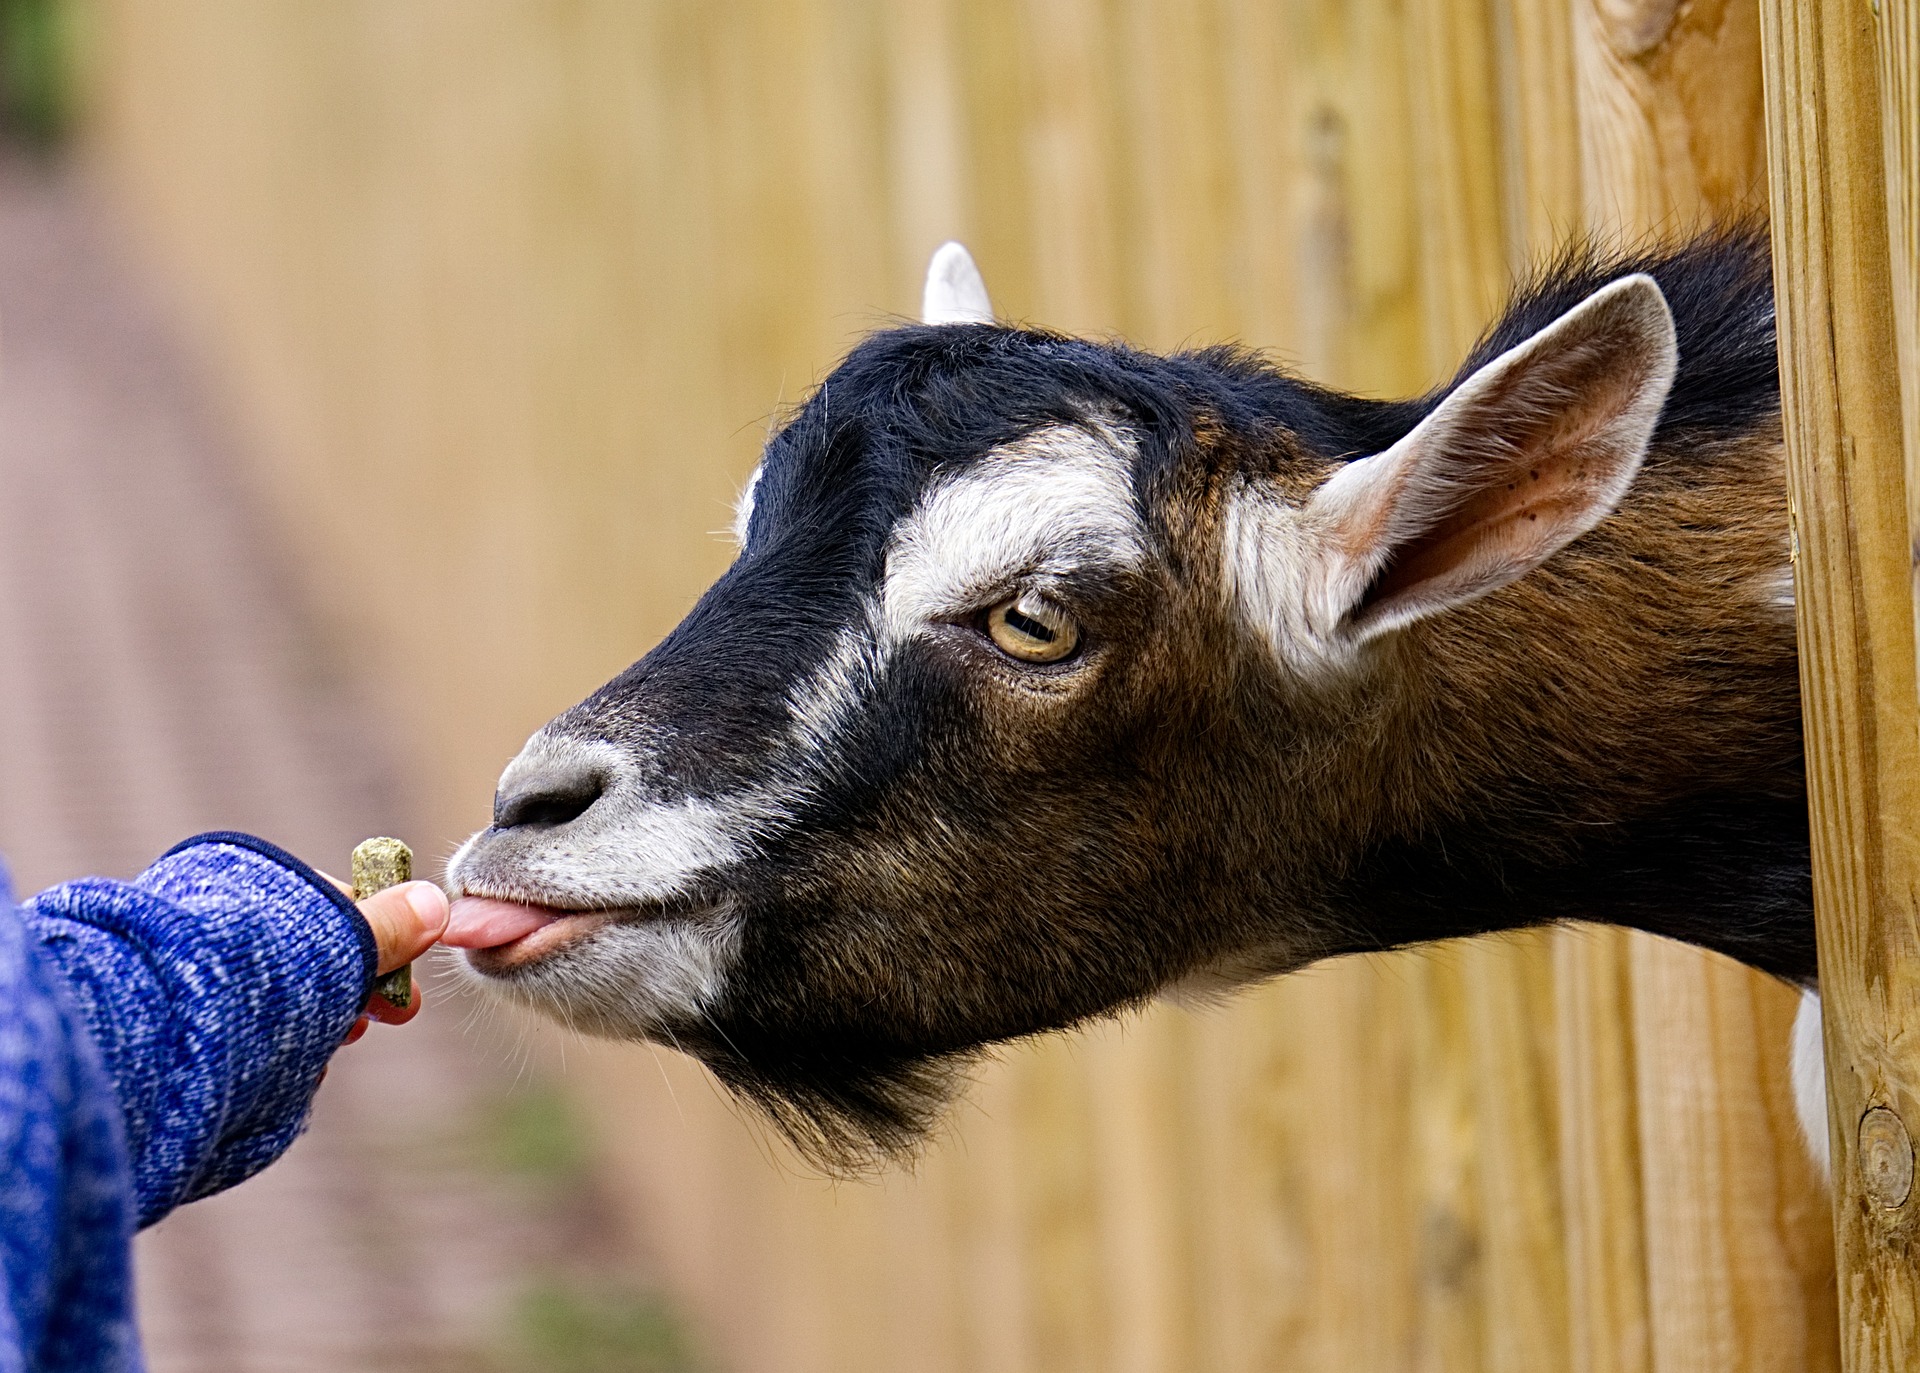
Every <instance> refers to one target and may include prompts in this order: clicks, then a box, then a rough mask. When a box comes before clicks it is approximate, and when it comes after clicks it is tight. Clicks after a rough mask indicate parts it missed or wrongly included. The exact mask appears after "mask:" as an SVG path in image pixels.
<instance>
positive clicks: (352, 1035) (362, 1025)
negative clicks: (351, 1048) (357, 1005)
mask: <svg viewBox="0 0 1920 1373" xmlns="http://www.w3.org/2000/svg"><path fill="white" fill-rule="evenodd" d="M371 1024H373V1021H372V1019H371V1018H369V1017H368V1016H367V1015H365V1014H364V1013H363V1014H362V1015H361V1017H360V1018H359V1019H358V1020H356V1021H354V1022H353V1028H352V1029H351V1030H348V1031H347V1037H346V1038H345V1039H343V1040H341V1041H340V1044H341V1047H342V1048H344V1047H346V1046H347V1045H349V1044H358V1043H359V1042H360V1037H361V1036H362V1035H364V1034H365V1033H366V1032H367V1027H368V1026H369V1025H371Z"/></svg>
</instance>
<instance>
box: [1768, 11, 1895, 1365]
mask: <svg viewBox="0 0 1920 1373" xmlns="http://www.w3.org/2000/svg"><path fill="white" fill-rule="evenodd" d="M1761 13H1762V24H1763V38H1764V46H1765V55H1766V86H1767V142H1768V162H1769V169H1770V176H1771V180H1772V191H1773V241H1774V253H1775V268H1774V271H1775V280H1776V285H1777V291H1778V296H1779V308H1780V363H1781V380H1782V385H1783V400H1784V405H1785V425H1786V439H1787V462H1788V479H1789V492H1790V498H1791V501H1792V505H1793V537H1794V552H1795V588H1796V595H1797V597H1798V605H1799V622H1800V662H1801V667H1800V679H1801V689H1802V693H1803V696H1804V710H1805V716H1806V722H1807V771H1808V797H1809V804H1810V808H1811V814H1812V822H1813V859H1814V862H1813V873H1814V905H1815V913H1816V918H1817V920H1818V925H1819V939H1820V978H1821V987H1822V990H1823V992H1824V995H1825V1000H1826V1043H1827V1079H1828V1089H1827V1090H1828V1112H1829V1131H1830V1135H1831V1139H1832V1144H1833V1159H1834V1228H1835V1233H1836V1239H1837V1243H1838V1257H1839V1268H1840V1313H1841V1321H1840V1326H1841V1340H1842V1348H1843V1356H1844V1361H1845V1367H1846V1368H1847V1369H1848V1370H1849V1371H1850V1373H1868V1370H1874V1371H1875V1373H1878V1371H1879V1370H1887V1373H1892V1370H1895V1369H1902V1370H1904V1369H1910V1368H1913V1367H1915V1366H1916V1364H1920V1198H1916V1196H1915V1194H1914V1188H1913V1168H1914V1154H1913V1151H1914V1145H1913V1139H1914V1134H1915V1132H1916V1131H1920V1052H1916V1044H1915V1040H1914V1032H1915V1030H1916V1029H1920V924H1917V923H1916V921H1917V917H1920V843H1916V837H1917V836H1916V826H1920V734H1916V720H1915V716H1916V698H1915V663H1914V642H1915V636H1914V623H1913V594H1912V583H1911V578H1912V568H1913V560H1912V557H1911V555H1910V552H1909V550H1910V548H1912V547H1913V546H1914V545H1913V544H1912V542H1911V531H1910V529H1909V524H1908V481H1907V471H1906V469H1907V468H1908V467H1909V466H1911V465H1912V464H1913V463H1914V462H1915V460H1916V458H1920V454H1917V453H1916V452H1914V451H1913V450H1912V449H1911V448H1908V449H1906V451H1905V452H1904V455H1903V444H1902V416H1901V390H1902V387H1901V381H1902V375H1901V374H1902V372H1903V371H1904V373H1905V380H1906V382H1907V386H1906V391H1907V395H1908V397H1909V401H1910V402H1911V400H1912V398H1913V396H1914V392H1915V389H1916V388H1915V387H1914V385H1913V383H1914V381H1915V376H1914V372H1913V365H1914V361H1915V359H1914V354H1913V330H1912V328H1911V327H1908V328H1903V329H1899V330H1896V326H1895V315H1896V309H1895V308H1894V302H1895V299H1896V286H1898V287H1899V288H1900V293H1901V294H1904V296H1905V304H1906V308H1907V309H1909V310H1911V306H1912V281H1913V267H1914V264H1913V262H1912V261H1911V254H1912V252H1913V246H1912V245H1913V240H1912V237H1911V234H1912V231H1913V226H1912V223H1911V219H1910V215H1909V213H1908V211H1907V209H1906V206H1907V205H1908V198H1909V197H1910V196H1911V194H1912V186H1911V181H1910V179H1907V173H1909V172H1910V171H1911V165H1910V164H1911V157H1910V152H1911V149H1912V148H1913V145H1914V140H1915V122H1916V121H1917V120H1920V103H1917V102H1916V100H1915V98H1914V94H1913V92H1914V86H1913V81H1914V76H1915V72H1916V63H1915V60H1914V37H1913V33H1914V30H1913V20H1914V6H1913V4H1912V3H1911V0H1877V3H1872V4H1871V6H1870V4H1869V0H1858V2H1857V3H1854V2H1851V0H1850V2H1849V3H1823V4H1815V5H1803V4H1796V3H1793V0H1763V4H1762V6H1761ZM1876 27H1880V28H1881V32H1880V34H1879V35H1878V37H1879V41H1880V43H1881V46H1882V49H1883V51H1884V54H1885V66H1884V71H1885V73H1886V75H1887V76H1888V77H1889V78H1891V79H1889V80H1887V81H1886V82H1885V92H1886V94H1887V96H1888V98H1889V107H1888V111H1887V113H1888V115H1889V119H1888V123H1887V128H1888V131H1889V135H1890V136H1889V137H1888V138H1887V139H1886V141H1885V145H1884V147H1883V141H1882V135H1881V127H1882V124H1881V108H1880V87H1881V84H1882V83H1881V82H1879V81H1877V80H1876V72H1875V45H1876V33H1875V30H1876ZM1889 164H1890V166H1889ZM1889 169H1890V170H1891V171H1892V172H1893V173H1894V175H1895V188H1894V189H1895V194H1894V196H1893V197H1892V199H1893V203H1894V205H1895V206H1896V207H1897V209H1898V220H1897V223H1896V226H1895V227H1896V233H1897V237H1896V238H1895V242H1897V243H1899V244H1900V252H1901V262H1900V266H1901V269H1902V270H1900V271H1899V272H1898V273H1896V272H1895V270H1894V266H1895V259H1894V256H1893V254H1892V253H1891V252H1890V251H1889V223H1888V209H1889V197H1888V195H1887V189H1888V188H1887V185H1886V176H1887V173H1888V171H1889ZM1903 182H1904V184H1902V183H1903ZM1911 323H1912V321H1911V319H1909V320H1908V324H1909V326H1910V325H1911ZM1897 334H1898V335H1901V336H1903V337H1902V338H1901V341H1902V342H1905V343H1906V344H1907V348H1906V350H1905V353H1904V356H1902V354H1901V352H1900V351H1899V350H1898V349H1897V346H1896V335H1897ZM1906 432H1907V433H1908V434H1909V435H1911V434H1912V433H1913V432H1914V431H1913V429H1912V428H1911V427H1909V428H1908V429H1907V431H1906ZM1916 488H1920V483H1916Z"/></svg>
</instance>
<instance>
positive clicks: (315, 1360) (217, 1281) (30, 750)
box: [0, 159, 568, 1373]
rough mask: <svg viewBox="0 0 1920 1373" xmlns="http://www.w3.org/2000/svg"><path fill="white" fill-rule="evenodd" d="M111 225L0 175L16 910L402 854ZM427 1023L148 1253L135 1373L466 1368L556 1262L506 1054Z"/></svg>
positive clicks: (301, 619) (364, 754)
mask: <svg viewBox="0 0 1920 1373" xmlns="http://www.w3.org/2000/svg"><path fill="white" fill-rule="evenodd" d="M102 220H103V216H102V215H101V214H100V213H99V212H98V209H97V207H96V206H95V204H94V203H93V202H92V201H91V200H90V199H89V197H88V196H87V195H86V194H85V193H84V192H83V191H82V190H81V189H80V188H79V187H77V186H76V185H75V184H74V183H73V181H72V180H71V178H69V177H67V176H64V175H58V174H54V173H51V172H48V171H46V170H44V169H39V168H36V167H34V166H29V165H27V164H25V163H22V162H20V161H18V160H8V159H0V853H4V854H6V856H7V858H8V859H9V861H10V862H11V863H12V865H13V868H14V872H15V875H16V881H17V886H18V888H19V889H20V890H21V891H23V892H25V891H32V890H35V889H37V888H38V887H39V886H41V885H44V884H46V883H48V882H52V881H55V880H58V879H60V878H63V877H70V876H76V875H81V874H86V873H107V874H115V875H124V874H128V873H131V872H133V871H135V870H137V869H138V868H139V867H140V866H141V865H142V864H143V863H144V862H145V861H147V860H148V859H150V858H151V857H152V856H154V855H155V854H158V853H159V852H161V851H162V850H163V849H165V848H166V847H167V846H168V845H169V844H171V843H172V842H174V841H176V840H178V839H180V838H182V837H184V836H186V835H188V834H190V833H193V832H196V831H198V830H202V829H212V828H225V827H233V828H239V829H246V830H251V831H254V832H256V833H259V834H262V835H265V836H268V837H270V838H273V839H275V840H276V841H278V842H280V843H283V844H285V845H286V846H288V847H289V848H291V849H293V850H295V851H297V852H299V853H301V854H303V855H305V856H307V857H308V858H310V859H313V860H314V861H317V862H319V863H321V864H323V865H330V866H333V867H334V868H335V870H341V869H342V868H343V867H344V864H345V861H346V853H347V850H348V849H349V847H350V846H351V845H352V844H353V843H354V842H355V841H356V840H357V839H359V838H361V837H364V836H365V835H367V834H372V833H382V832H390V833H399V834H403V835H404V834H407V833H408V830H407V825H406V819H407V806H406V803H405V798H404V794H403V792H402V790H401V788H400V787H399V786H398V785H396V778H395V776H394V769H393V766H392V763H391V761H390V759H389V757H388V756H387V755H386V754H385V753H384V752H383V751H382V749H381V748H380V747H379V746H378V744H377V742H376V743H369V742H368V741H369V738H372V739H375V740H377V739H378V737H379V736H378V732H377V730H374V729H372V727H373V726H374V725H375V724H377V721H375V719H374V718H373V716H372V714H371V712H370V711H368V710H367V709H366V708H365V706H364V704H363V703H361V702H358V701H356V699H355V696H354V693H353V692H352V691H351V690H350V689H349V687H348V684H346V683H345V682H343V681H342V680H341V679H340V678H339V676H338V675H337V674H335V673H332V672H330V671H329V670H328V666H327V661H326V654H325V650H324V647H323V645H322V644H321V643H320V641H319V639H318V638H317V636H316V631H315V627H314V625H313V622H312V621H311V620H310V618H309V617H308V616H306V615H305V614H304V613H303V611H302V608H301V605H300V601H299V598H298V597H297V596H296V595H295V594H293V592H292V591H291V589H290V586H291V583H290V579H289V577H288V576H287V572H286V569H284V568H282V567H281V566H279V565H278V564H277V563H276V561H275V558H274V556H273V554H274V549H273V547H272V544H271V541H270V538H269V537H268V536H267V534H266V533H265V531H264V529H263V526H262V525H261V523H260V521H259V520H258V519H257V518H256V516H255V513H254V512H253V511H252V510H251V509H250V508H249V506H248V503H247V501H246V500H245V499H243V498H242V497H241V495H240V494H239V490H240V488H239V484H238V483H237V482H236V481H235V480H234V479H233V473H234V472H235V471H236V470H237V465H236V464H234V463H232V462H231V461H229V456H230V454H229V451H228V450H227V449H226V448H225V446H224V444H223V442H222V427H221V426H220V425H219V424H218V423H217V422H216V419H215V417H214V415H213V414H212V413H211V412H210V410H209V409H208V408H207V406H206V405H205V404H204V403H203V400H202V391H201V389H200V388H199V387H198V386H197V385H196V378H195V376H194V374H193V372H192V370H191V368H190V367H189V366H188V365H187V363H186V362H185V360H184V358H183V356H182V353H181V350H180V349H179V348H178V346H177V344H176V341H175V340H174V338H173V337H172V336H171V335H170V333H169V331H168V329H167V328H166V327H165V323H164V321H163V320H162V319H161V317H160V316H159V314H158V313H157V311H156V310H155V308H154V306H153V304H152V302H151V300H150V299H148V298H147V297H146V296H145V295H144V294H143V293H142V292H141V290H140V289H139V288H138V283H137V279H136V276H135V274H133V273H130V272H129V271H128V270H126V267H125V263H124V260H123V258H122V257H121V255H120V254H118V253H117V252H116V251H115V250H114V245H113V241H112V236H111V234H110V233H108V232H106V230H105V229H104V227H103V223H102ZM370 730H371V733H370V732H369V731H370ZM438 1010H439V1011H440V1014H437V1015H436V1014H431V1013H430V1014H429V1015H427V1016H426V1017H424V1018H423V1020H422V1021H421V1022H419V1023H418V1024H416V1025H415V1026H413V1027H410V1028H409V1029H408V1030H406V1031H394V1030H382V1029H376V1030H375V1031H374V1033H373V1034H372V1035H370V1036H369V1037H368V1039H367V1040H366V1041H364V1042H363V1043H362V1044H361V1045H360V1046H358V1047H357V1048H355V1049H354V1050H352V1051H350V1052H348V1053H346V1054H344V1055H342V1057H341V1058H340V1059H339V1060H338V1061H337V1062H336V1065H335V1067H334V1069H333V1070H332V1073H331V1075H330V1077H329V1079H328V1081H327V1084H326V1086H325V1088H324V1090H323V1091H322V1093H321V1097H320V1105H319V1109H318V1111H317V1113H316V1116H315V1121H314V1126H313V1129H312V1130H311V1132H310V1133H309V1134H308V1135H307V1136H306V1137H305V1138H304V1139H303V1140H302V1141H301V1142H300V1143H299V1144H297V1145H296V1146H295V1147H294V1149H293V1150H292V1151H291V1153H290V1154H289V1155H288V1156H287V1157H286V1159H285V1160H283V1161H282V1162H281V1163H279V1164H277V1165H276V1166H274V1167H273V1168H271V1169H269V1170H268V1171H267V1172H266V1173H264V1174H262V1175H261V1176H260V1177H258V1178H256V1179H254V1180H253V1181H251V1182H248V1183H246V1184H244V1185H243V1186H241V1187H239V1188H237V1189H235V1190H234V1191H232V1192H229V1193H227V1194H225V1195H224V1196H222V1197H218V1198H214V1199H212V1200H210V1201H208V1202H204V1203H201V1204H198V1205H195V1206H191V1207H188V1208H186V1209H184V1210H183V1211H181V1212H179V1213H177V1214H176V1215H175V1216H173V1217H171V1218H169V1219H168V1220H166V1221H164V1222H163V1223H162V1224H160V1225H159V1226H157V1227H155V1229H154V1230H152V1231H150V1232H148V1233H147V1234H146V1235H144V1236H143V1237H142V1238H141V1241H140V1245H139V1276H140V1283H141V1313H142V1321H143V1326H144V1329H145V1332H146V1337H147V1341H148V1345H149V1351H150V1358H151V1361H152V1367H153V1369H154V1370H155V1373H295V1371H297V1370H315V1373H319V1370H327V1373H341V1370H356V1369H386V1368H403V1367H404V1368H408V1369H438V1368H445V1369H455V1368H462V1369H464V1368H476V1367H479V1366H482V1365H483V1364H485V1363H486V1362H487V1360H484V1359H482V1358H480V1357H479V1356H478V1355H477V1353H476V1351H477V1350H479V1349H482V1348H485V1347H487V1346H488V1345H489V1344H491V1343H494V1342H495V1339H496V1336H497V1334H498V1332H499V1331H500V1330H501V1329H502V1328H503V1326H502V1319H503V1316H502V1313H503V1311H504V1310H506V1309H507V1308H508V1307H510V1306H511V1304H512V1301H513V1300H514V1294H515V1291H516V1284H518V1283H519V1282H520V1281H521V1280H522V1278H523V1276H524V1274H525V1272H526V1271H527V1266H528V1264H529V1262H530V1261H537V1260H538V1256H540V1255H542V1254H544V1253H548V1252H550V1251H551V1250H552V1249H553V1248H554V1246H555V1245H556V1244H561V1243H566V1242H568V1241H567V1240H566V1237H565V1236H562V1235H559V1234H557V1233H556V1232H555V1231H554V1229H553V1225H552V1224H551V1223H550V1222H549V1223H536V1222H535V1220H534V1219H533V1216H534V1213H535V1211H536V1209H537V1208H534V1207H531V1206H529V1205H527V1204H526V1199H525V1196H524V1195H522V1194H521V1193H519V1192H516V1190H515V1188H514V1187H513V1186H512V1185H511V1183H510V1181H508V1180H505V1179H503V1177H502V1175H500V1174H499V1173H498V1172H496V1171H493V1170H491V1169H490V1168H489V1166H488V1165H487V1163H486V1162H485V1161H484V1158H483V1153H484V1149H483V1146H484V1140H481V1139H479V1137H478V1135H477V1133H476V1132H477V1131H478V1130H479V1128H480V1127H479V1126H478V1125H477V1124H476V1122H478V1121H480V1120H481V1119H482V1118H483V1117H484V1116H485V1114H486V1112H487V1111H488V1110H489V1109H491V1105H490V1103H492V1102H494V1101H495V1100H496V1099H497V1098H498V1097H499V1096H500V1094H501V1093H503V1092H504V1091H505V1090H506V1089H507V1087H508V1086H509V1085H510V1082H511V1079H512V1076H513V1070H512V1066H511V1055H510V1054H509V1053H508V1052H504V1051H503V1049H502V1047H501V1045H500V1044H499V1043H497V1042H490V1041H485V1040H483V1039H482V1038H481V1037H476V1036H473V1035H470V1034H467V1033H465V1032H464V1029H463V1022H464V1021H465V1020H466V1019H467V1018H468V1017H467V1015H466V1013H465V1012H464V1010H463V1009H462V1008H460V1007H458V1006H449V1005H447V1004H446V1003H445V1001H444V999H443V1001H442V1004H440V1006H439V1007H438ZM396 1112H397V1114H398V1115H399V1116H400V1117H401V1118H402V1119H404V1120H406V1121H407V1122H408V1125H407V1128H406V1130H405V1131H404V1132H402V1133H400V1134H398V1135H397V1136H396V1134H395V1132H393V1131H391V1130H390V1129H389V1128H388V1127H389V1125H390V1123H391V1122H392V1121H393V1120H394V1118H395V1115H396ZM376 1217H379V1218H384V1220H385V1223H386V1225H387V1227H388V1229H389V1230H390V1231H391V1232H392V1233H393V1234H395V1235H397V1236H398V1237H399V1239H398V1243H397V1244H391V1245H389V1244H386V1243H383V1242H381V1241H380V1239H379V1237H378V1236H377V1235H376V1234H375V1226H374V1218H376Z"/></svg>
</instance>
